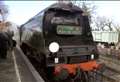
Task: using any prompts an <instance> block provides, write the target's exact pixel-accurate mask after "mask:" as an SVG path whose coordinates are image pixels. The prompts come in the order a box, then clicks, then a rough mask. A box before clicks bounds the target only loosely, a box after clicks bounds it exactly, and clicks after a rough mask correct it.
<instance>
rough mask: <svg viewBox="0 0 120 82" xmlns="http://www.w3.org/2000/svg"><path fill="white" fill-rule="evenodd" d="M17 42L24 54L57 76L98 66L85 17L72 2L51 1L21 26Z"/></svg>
mask: <svg viewBox="0 0 120 82" xmlns="http://www.w3.org/2000/svg"><path fill="white" fill-rule="evenodd" d="M20 42H21V44H20V45H21V48H22V50H23V52H24V53H25V55H29V56H31V57H33V58H35V59H36V60H37V61H39V63H40V64H39V65H41V67H46V68H48V69H49V68H52V72H53V74H54V75H55V76H58V77H59V78H61V79H65V77H64V75H65V76H69V75H73V76H74V75H76V72H77V69H80V70H82V71H87V72H89V71H92V70H94V69H97V67H98V64H97V62H96V60H97V59H98V57H99V55H98V51H97V48H96V45H95V43H94V41H93V37H92V33H91V29H90V24H89V19H88V16H87V15H85V13H84V12H83V10H82V9H81V8H79V7H77V6H75V5H73V4H65V3H55V4H53V5H51V6H50V7H47V8H46V9H44V10H43V11H41V12H40V13H38V14H37V15H35V16H34V17H33V18H31V19H30V20H28V21H27V22H26V23H25V24H23V25H21V27H20Z"/></svg>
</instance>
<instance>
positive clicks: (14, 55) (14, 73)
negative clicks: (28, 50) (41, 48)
mask: <svg viewBox="0 0 120 82" xmlns="http://www.w3.org/2000/svg"><path fill="white" fill-rule="evenodd" d="M0 82H44V80H43V79H42V78H41V77H40V76H39V74H38V73H37V71H36V70H35V69H34V67H33V66H32V64H31V63H30V62H29V60H28V59H27V57H26V56H24V54H23V53H22V51H21V50H20V48H19V46H17V47H16V48H15V49H14V51H12V52H9V53H8V57H7V59H6V60H3V59H0Z"/></svg>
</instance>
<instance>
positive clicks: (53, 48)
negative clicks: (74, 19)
mask: <svg viewBox="0 0 120 82" xmlns="http://www.w3.org/2000/svg"><path fill="white" fill-rule="evenodd" d="M49 50H50V52H52V53H55V52H57V51H58V50H59V44H58V43H57V42H52V43H50V45H49Z"/></svg>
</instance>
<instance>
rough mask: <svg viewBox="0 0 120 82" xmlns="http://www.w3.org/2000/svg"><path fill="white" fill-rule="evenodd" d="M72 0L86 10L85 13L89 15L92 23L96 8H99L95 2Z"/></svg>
mask: <svg viewBox="0 0 120 82" xmlns="http://www.w3.org/2000/svg"><path fill="white" fill-rule="evenodd" d="M71 2H72V3H73V4H75V5H77V6H79V7H80V8H81V9H82V10H83V11H84V15H87V16H88V18H89V21H90V23H92V22H93V21H92V20H93V19H92V18H93V15H94V14H95V13H96V12H95V10H96V8H97V7H96V5H95V4H93V3H92V2H87V1H77V0H74V1H72V0H71Z"/></svg>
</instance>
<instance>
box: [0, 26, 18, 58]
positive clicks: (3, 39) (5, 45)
mask: <svg viewBox="0 0 120 82" xmlns="http://www.w3.org/2000/svg"><path fill="white" fill-rule="evenodd" d="M13 36H14V32H13V31H11V30H10V28H9V29H8V28H4V29H3V30H0V58H2V59H6V58H7V52H8V51H9V50H12V49H13V47H14V46H15V45H16V41H15V40H13Z"/></svg>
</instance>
